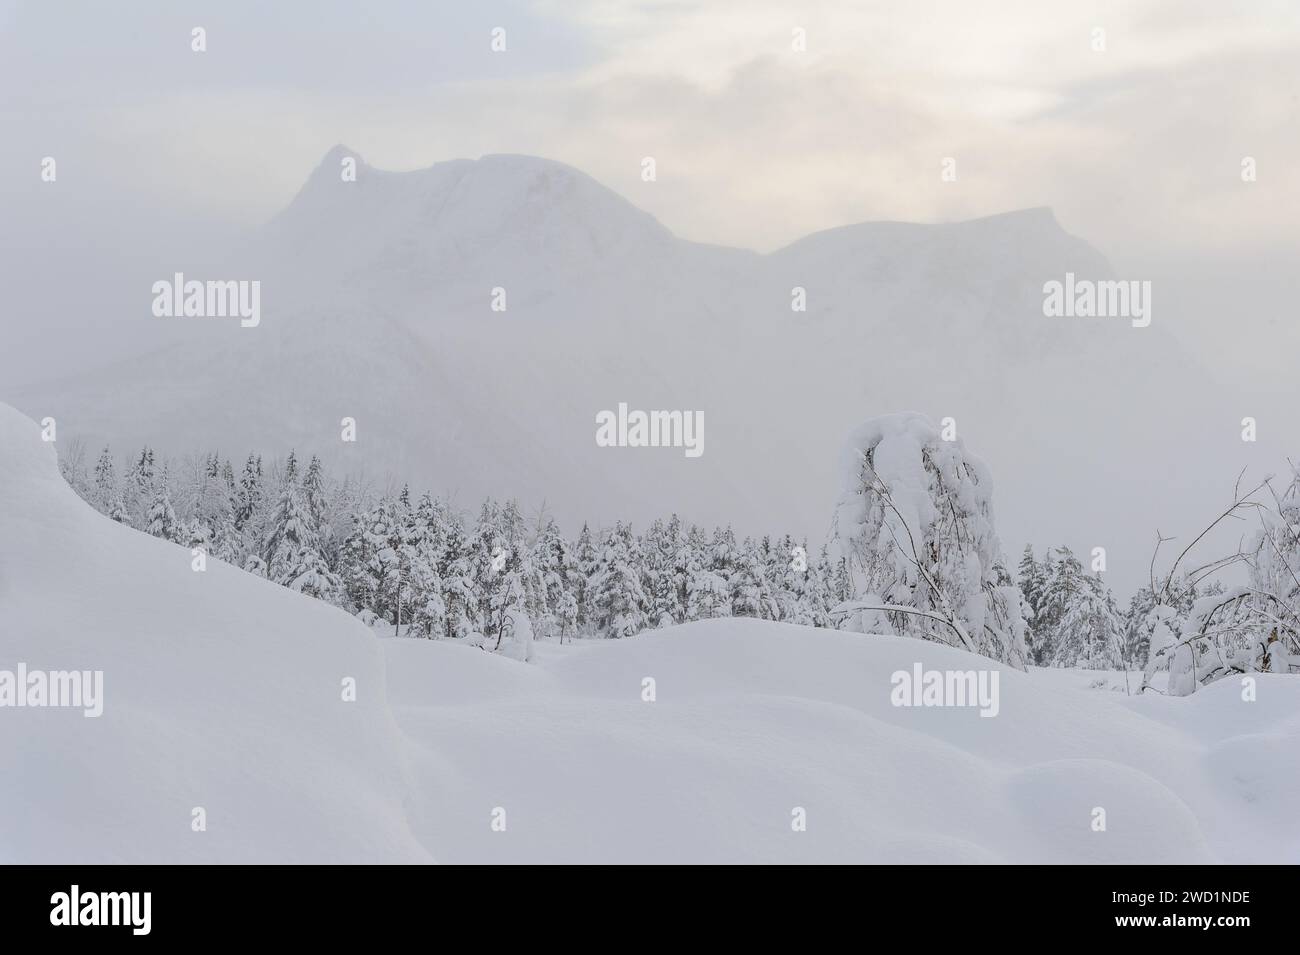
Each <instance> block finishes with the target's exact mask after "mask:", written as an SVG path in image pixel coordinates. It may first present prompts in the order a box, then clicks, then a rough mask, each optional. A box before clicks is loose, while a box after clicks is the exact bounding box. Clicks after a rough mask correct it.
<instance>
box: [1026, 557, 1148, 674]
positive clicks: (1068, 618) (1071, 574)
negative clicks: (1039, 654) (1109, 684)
mask: <svg viewBox="0 0 1300 955" xmlns="http://www.w3.org/2000/svg"><path fill="white" fill-rule="evenodd" d="M1057 556H1058V558H1059V559H1058V560H1057V561H1056V562H1055V564H1054V565H1053V568H1052V576H1051V578H1050V579H1049V580H1048V581H1047V583H1046V585H1045V588H1044V592H1043V598H1042V608H1043V611H1044V617H1045V618H1049V619H1050V620H1051V621H1052V627H1051V629H1050V630H1042V631H1039V630H1037V629H1036V630H1035V638H1036V642H1037V638H1038V637H1040V636H1041V637H1043V638H1044V641H1045V643H1046V647H1045V650H1046V659H1041V658H1039V662H1040V663H1046V664H1047V665H1049V666H1058V667H1085V668H1087V669H1091V670H1119V669H1127V662H1126V660H1125V654H1124V618H1123V616H1122V615H1121V614H1120V612H1119V608H1118V607H1117V606H1116V605H1115V598H1114V595H1112V594H1111V592H1110V588H1108V587H1107V586H1106V585H1105V584H1103V583H1102V581H1101V577H1100V576H1098V575H1094V574H1088V573H1085V572H1084V569H1083V565H1082V564H1081V563H1079V559H1078V558H1077V557H1075V556H1074V553H1073V552H1072V551H1071V550H1070V548H1068V547H1059V548H1057Z"/></svg>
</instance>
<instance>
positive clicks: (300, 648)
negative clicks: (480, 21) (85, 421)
mask: <svg viewBox="0 0 1300 955" xmlns="http://www.w3.org/2000/svg"><path fill="white" fill-rule="evenodd" d="M20 663H22V664H25V665H26V667H27V669H28V670H29V671H30V670H45V671H52V670H102V671H103V714H102V715H101V716H99V717H98V718H87V717H85V716H83V712H82V710H81V709H71V708H48V707H46V708H11V707H5V708H0V862H6V863H28V862H93V863H100V862H146V861H147V862H234V861H255V862H261V861H295V862H299V861H320V862H331V861H418V860H422V859H427V858H428V855H427V854H426V853H425V852H424V851H423V850H422V849H421V848H420V847H419V845H418V844H417V843H416V842H415V840H414V839H412V838H411V835H410V833H409V831H408V830H407V827H406V823H405V815H404V812H403V805H402V799H403V795H404V794H405V793H407V792H408V787H407V784H406V780H405V778H404V769H403V765H404V764H403V761H402V747H401V738H400V734H399V733H398V732H397V730H396V727H395V726H394V724H393V722H392V718H391V715H390V713H389V710H388V708H387V706H386V703H385V699H384V667H383V659H382V654H381V651H380V649H379V644H378V641H376V640H375V639H374V638H373V637H371V636H370V635H369V634H368V633H367V632H366V630H365V628H364V627H362V626H360V625H359V624H358V623H357V622H356V621H354V620H352V619H351V618H350V617H348V616H347V615H346V614H344V613H341V612H340V611H338V610H334V609H332V608H330V607H327V606H326V605H324V604H322V603H319V602H316V601H313V600H310V599H308V598H306V597H302V596H299V595H297V594H293V593H290V592H289V591H288V590H285V589H283V588H280V587H276V586H274V585H272V584H269V583H266V582H265V581H262V580H259V579H257V578H255V577H252V576H250V575H248V574H245V573H242V572H241V571H238V570H236V569H234V568H232V567H229V566H227V565H225V564H222V563H221V562H219V561H215V560H209V561H208V565H207V569H206V571H203V572H195V571H194V570H192V569H191V556H190V552H189V551H188V550H186V549H184V548H182V547H179V546H176V545H174V544H169V543H166V542H164V541H161V540H156V539H154V538H151V537H147V536H145V535H143V534H139V533H137V532H135V531H132V530H130V529H128V528H125V527H122V526H120V525H118V524H115V523H114V522H112V521H110V520H109V519H108V518H106V517H103V516H101V515H100V514H97V513H96V512H95V511H93V510H92V509H91V508H90V507H89V506H88V505H86V504H85V503H83V502H82V501H80V500H79V499H78V498H77V497H76V496H75V495H74V494H73V492H72V490H71V489H70V488H69V487H68V486H67V485H66V484H65V483H64V481H63V479H62V478H61V477H60V476H59V472H58V468H57V464H56V460H55V453H54V447H53V445H51V444H46V443H43V442H42V441H41V437H40V432H39V429H38V428H37V427H36V425H35V424H33V423H32V422H31V421H29V420H27V419H26V418H24V417H22V416H21V415H19V414H17V413H16V412H15V411H13V410H12V409H11V408H9V407H8V406H6V405H2V404H0V670H8V671H10V672H13V671H15V670H16V669H17V667H18V665H19V664H20ZM345 677H351V678H353V679H355V681H356V686H357V693H356V696H357V699H356V702H354V703H347V702H344V701H343V699H342V696H343V693H342V681H343V679H344V678H345ZM196 808H202V810H204V813H205V816H206V831H195V830H194V828H193V825H194V820H195V818H196V817H195V815H194V810H195V809H196Z"/></svg>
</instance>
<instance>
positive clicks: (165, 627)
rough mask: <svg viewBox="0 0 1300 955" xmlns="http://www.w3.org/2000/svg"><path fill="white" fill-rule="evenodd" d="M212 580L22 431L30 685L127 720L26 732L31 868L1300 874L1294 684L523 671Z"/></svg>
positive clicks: (12, 785)
mask: <svg viewBox="0 0 1300 955" xmlns="http://www.w3.org/2000/svg"><path fill="white" fill-rule="evenodd" d="M190 560H191V558H190V554H189V552H188V551H187V550H185V549H183V548H180V547H177V546H175V545H172V544H169V543H165V542H163V541H161V540H156V539H153V538H150V537H147V536H145V535H143V534H140V533H138V532H135V531H133V530H130V529H127V528H125V527H122V526H120V525H117V524H114V523H113V522H111V521H110V520H108V519H107V518H105V517H103V516H101V515H99V514H97V513H95V512H94V511H93V510H92V509H91V508H90V507H89V506H88V505H86V504H84V503H82V502H81V501H80V500H79V499H77V498H76V496H75V495H74V494H73V492H72V491H71V490H70V489H69V488H68V487H67V486H66V485H65V484H64V483H63V481H62V479H61V478H60V477H59V475H58V472H57V468H56V462H55V455H54V449H53V447H52V446H51V445H49V444H44V443H42V442H41V440H40V435H39V431H38V429H37V427H36V426H35V425H34V424H33V423H32V422H31V421H28V420H27V419H25V418H23V417H22V416H21V415H19V414H18V413H17V412H14V411H13V410H12V409H10V408H8V407H7V406H4V405H0V669H14V668H15V666H16V665H17V663H18V662H20V661H21V662H24V663H26V664H27V666H28V667H29V668H32V669H37V668H42V669H88V668H89V669H101V670H103V672H104V713H103V715H102V716H101V717H99V718H98V719H87V718H85V717H83V715H82V713H81V711H80V710H75V709H49V708H47V709H39V708H21V709H19V708H0V862H5V863H28V862H81V863H98V862H194V863H200V862H204V863H206V862H236V861H253V862H379V861H389V862H419V861H440V862H448V863H462V862H530V861H549V862H678V861H686V862H710V861H713V862H722V861H726V862H796V861H804V862H1151V863H1161V862H1173V863H1182V862H1204V861H1221V862H1296V861H1300V820H1297V819H1296V816H1295V814H1294V813H1293V812H1291V808H1292V807H1294V805H1295V804H1296V800H1297V797H1298V796H1300V761H1297V760H1295V759H1294V758H1292V756H1291V755H1289V754H1294V753H1295V752H1296V751H1297V744H1298V743H1300V681H1297V680H1295V679H1294V678H1291V677H1284V676H1272V675H1267V674H1263V675H1257V676H1256V677H1255V679H1256V680H1257V681H1258V700H1257V701H1256V702H1252V703H1246V702H1243V700H1242V698H1241V691H1240V686H1239V685H1238V684H1237V683H1236V682H1234V681H1224V682H1221V683H1218V684H1215V685H1213V686H1211V687H1209V688H1206V689H1203V690H1201V691H1199V692H1197V693H1195V694H1194V695H1193V696H1191V697H1188V698H1184V699H1174V698H1167V697H1163V696H1159V695H1147V696H1144V697H1141V698H1137V697H1128V696H1125V695H1124V694H1123V693H1122V692H1114V691H1113V690H1112V691H1107V690H1098V689H1090V688H1089V684H1088V682H1087V680H1086V678H1085V676H1083V675H1081V674H1080V673H1078V672H1077V671H1073V672H1060V671H1057V672H1053V673H1049V672H1046V671H1039V670H1034V671H1031V672H1030V673H1021V672H1018V671H1015V670H1013V669H1010V668H1007V667H999V666H997V665H996V664H994V663H993V662H992V661H989V660H986V659H984V658H981V657H976V656H972V655H970V654H967V653H964V652H961V651H958V650H955V649H951V648H948V647H943V646H939V645H937V644H928V643H922V642H920V641H916V640H908V639H904V638H897V637H873V636H863V635H859V634H849V633H840V632H834V631H826V630H816V629H810V628H801V627H794V626H788V625H782V624H773V623H764V622H759V621H753V620H719V621H711V622H707V623H698V624H691V625H687V626H681V627H673V628H669V629H666V630H661V631H656V632H654V633H647V634H643V635H640V636H637V637H633V638H630V639H626V640H618V641H602V642H586V643H582V642H580V643H578V644H576V645H565V646H557V645H555V644H554V643H549V642H539V643H536V644H534V646H533V651H534V657H533V659H534V662H533V663H523V662H520V661H519V660H515V659H509V658H507V657H504V656H501V655H493V654H489V653H486V652H483V651H481V650H478V649H475V648H473V647H467V646H463V645H456V644H452V643H447V642H429V641H420V640H406V639H380V638H377V637H375V636H374V635H373V634H372V633H371V632H370V631H369V630H367V628H366V627H364V626H363V625H362V624H360V623H359V622H358V621H356V620H354V619H352V618H350V617H348V616H347V615H346V614H344V613H343V612H341V611H339V610H335V609H333V608H330V607H328V606H326V605H324V604H321V603H318V602H315V601H313V600H311V599H309V598H307V597H303V596H301V595H299V594H295V593H291V592H290V591H288V590H285V589H283V588H279V587H276V586H274V585H271V584H269V583H267V582H266V581H264V580H260V579H257V578H255V577H252V576H250V575H247V574H244V573H242V572H240V571H237V570H235V569H234V568H231V567H227V566H224V565H222V564H221V563H220V562H217V561H210V562H209V564H208V569H207V570H206V571H205V572H203V573H196V572H194V571H192V570H191V565H190ZM917 662H920V663H921V664H922V665H923V666H924V667H925V668H927V669H960V670H970V669H981V668H996V669H998V670H999V673H1000V677H999V679H1000V691H1001V695H1000V705H999V713H998V715H997V716H996V717H994V718H991V719H990V718H981V717H980V715H979V712H978V710H977V709H974V708H969V709H959V708H904V707H895V706H893V705H892V704H891V702H890V690H891V683H890V677H891V674H892V673H893V672H894V671H897V670H909V671H910V670H911V668H912V666H913V665H914V664H915V663H917ZM1100 676H1102V677H1103V678H1104V677H1105V675H1104V674H1102V675H1100ZM345 677H353V678H354V679H355V680H356V684H357V699H356V701H355V702H343V701H342V698H341V692H340V687H341V681H342V680H343V679H344V678H345ZM646 677H651V678H653V679H654V681H655V689H656V699H655V701H654V702H643V700H642V686H643V680H644V678H646ZM1111 685H1112V687H1113V686H1114V685H1115V683H1114V681H1113V680H1112V682H1111ZM199 806H201V807H203V808H204V809H205V810H206V814H207V829H206V831H204V832H194V831H192V829H191V812H192V810H193V808H194V807H199ZM1098 806H1100V807H1104V808H1105V810H1106V816H1107V829H1106V831H1105V832H1094V831H1092V828H1091V826H1090V823H1091V820H1092V815H1091V813H1092V810H1093V808H1094V807H1098ZM795 807H802V808H803V809H804V810H806V813H807V831H805V832H795V831H793V830H792V827H791V819H792V810H794V809H795ZM498 808H500V809H504V810H505V820H506V828H505V831H494V830H493V828H492V825H491V823H492V819H493V812H494V810H496V809H498Z"/></svg>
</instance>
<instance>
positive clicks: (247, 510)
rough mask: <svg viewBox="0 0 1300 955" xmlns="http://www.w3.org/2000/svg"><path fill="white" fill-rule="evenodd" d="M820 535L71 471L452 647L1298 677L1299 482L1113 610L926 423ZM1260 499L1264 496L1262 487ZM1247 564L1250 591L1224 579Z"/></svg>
mask: <svg viewBox="0 0 1300 955" xmlns="http://www.w3.org/2000/svg"><path fill="white" fill-rule="evenodd" d="M851 448H852V449H853V453H852V454H851V456H850V464H849V467H848V469H847V471H846V475H845V479H846V483H845V493H844V495H843V497H842V498H841V501H840V503H839V505H838V506H837V508H836V511H835V518H834V521H833V525H832V530H831V533H830V534H829V535H828V538H827V540H825V541H819V542H813V543H812V544H811V545H810V543H809V542H808V541H807V540H796V539H795V538H793V537H792V536H791V535H789V534H772V535H766V536H763V537H761V538H758V537H744V538H740V537H738V536H737V534H736V533H735V532H734V531H733V529H732V528H731V527H730V526H722V527H702V526H699V525H696V524H693V523H691V522H689V521H684V520H682V519H681V518H680V517H679V516H678V515H676V514H673V515H666V516H665V517H664V518H662V519H659V520H655V521H653V522H652V523H650V524H649V526H647V527H644V528H641V529H636V528H634V527H633V526H632V525H631V524H630V523H626V522H619V523H616V524H615V525H614V526H612V527H599V528H593V527H591V526H588V525H583V526H582V527H581V528H580V529H579V530H578V532H577V533H576V534H572V533H567V532H566V531H567V530H568V529H562V528H560V527H559V526H558V525H557V522H556V521H555V520H554V519H553V518H552V517H550V516H549V515H548V514H547V513H546V512H545V510H540V511H535V512H531V513H526V512H525V510H524V509H523V508H522V507H521V506H520V505H519V504H518V503H516V502H515V501H506V502H504V503H501V502H498V501H495V500H491V499H489V500H486V501H483V502H482V503H481V504H480V505H479V507H478V508H477V510H476V511H475V512H466V511H465V510H462V509H460V508H457V507H455V506H453V505H452V504H451V503H450V502H448V501H446V500H444V499H441V498H438V497H435V496H434V495H433V494H431V493H429V492H424V493H418V494H417V493H415V492H412V491H411V489H410V488H409V487H407V486H402V487H401V488H400V489H397V488H392V489H387V490H380V489H377V488H376V487H375V486H374V485H373V483H371V482H367V481H365V480H361V479H358V478H356V477H353V476H346V475H344V476H338V475H332V474H330V473H328V472H327V470H326V468H325V467H324V466H323V465H322V464H321V462H320V460H319V459H318V458H317V457H314V456H313V457H312V458H311V459H310V460H309V461H308V462H307V463H306V465H305V466H304V465H303V463H302V462H301V461H300V460H299V458H298V457H297V455H296V453H295V452H294V451H289V452H288V454H287V455H286V456H284V457H283V458H278V459H276V460H274V461H269V462H268V461H264V459H263V457H262V456H260V455H256V454H249V455H248V456H247V457H246V459H245V460H244V463H243V465H242V468H240V469H238V470H237V469H236V466H235V464H234V463H233V462H232V461H231V460H230V459H226V458H222V457H221V456H219V455H217V454H215V453H210V454H206V455H202V456H188V457H186V458H184V459H182V460H165V459H164V458H163V457H161V456H160V455H158V454H156V453H155V451H154V450H153V449H151V448H144V449H142V450H141V451H140V452H139V453H137V454H135V455H133V456H132V457H131V458H129V459H126V460H118V459H117V458H115V456H114V454H113V453H112V451H111V449H109V448H107V447H106V448H104V449H103V451H102V452H101V453H100V454H99V456H98V458H97V460H95V462H94V463H93V465H92V464H91V463H90V461H89V459H88V458H87V456H86V455H85V453H84V449H83V448H82V447H80V446H74V447H73V448H72V449H71V450H70V451H69V452H68V453H66V454H65V455H64V458H63V460H62V462H61V467H62V470H63V474H64V477H65V479H66V480H67V481H68V483H69V484H71V485H72V487H73V488H74V489H75V490H76V491H77V492H78V494H80V496H81V497H82V498H83V499H85V500H86V501H88V502H89V503H90V504H92V505H93V506H94V507H95V508H96V509H97V510H99V511H100V512H101V513H103V514H105V515H107V516H109V517H111V518H112V519H113V520H115V521H117V522H119V523H122V524H126V525H129V526H131V527H134V528H136V529H138V530H141V531H144V532H146V533H148V534H150V535H153V536H155V537H160V538H164V539H166V540H169V541H172V542H174V543H176V544H179V545H181V546H182V547H185V548H188V549H189V554H184V553H181V554H180V555H179V556H180V557H183V558H184V559H187V560H189V559H193V560H194V561H195V567H196V569H197V568H198V567H200V566H202V564H203V562H204V561H206V560H207V559H208V558H215V559H218V560H222V561H225V562H227V563H229V564H232V565H234V566H237V567H240V568H242V569H244V570H245V571H247V572H249V573H251V574H255V575H258V576H260V577H264V578H266V579H268V580H270V581H272V582H274V583H277V584H280V585H282V586H285V587H288V588H290V589H292V590H295V591H298V592H301V593H303V594H306V595H308V596H311V597H315V598H317V599H320V600H323V601H326V602H327V603H330V604H332V605H334V606H337V607H340V608H342V609H344V610H346V611H347V612H349V613H351V614H354V615H356V616H357V617H359V618H360V619H362V620H363V622H365V623H367V624H368V625H370V626H372V627H374V628H376V629H377V631H378V632H380V633H381V634H385V635H391V636H407V637H422V638H430V639H452V640H458V641H462V642H467V643H471V644H473V645H477V646H480V647H482V648H484V649H486V650H493V651H499V650H504V651H506V652H508V653H510V654H512V655H516V656H520V657H521V658H527V656H528V655H529V653H530V647H531V641H532V640H533V639H534V638H539V639H553V640H557V641H560V642H564V641H567V640H570V639H575V638H619V637H629V636H632V635H634V634H637V633H639V632H642V631H645V630H652V629H657V628H662V627H668V626H672V625H674V624H680V623H688V622H693V621H699V620H708V619H715V618H723V617H750V618H757V619H762V620H771V621H778V622H785V623H793V624H800V625H806V626H818V627H831V628H838V629H842V630H850V631H856V632H861V633H875V634H889V633H897V634H902V635H909V636H915V637H919V638H922V639H927V640H934V641H937V642H941V643H948V644H951V645H954V646H959V647H964V648H965V649H970V650H974V651H976V652H979V653H982V654H984V655H986V656H989V657H991V658H994V659H997V660H999V661H1001V662H1004V663H1009V664H1011V665H1013V666H1016V667H1018V668H1021V669H1024V668H1025V667H1026V666H1027V665H1030V664H1032V665H1037V666H1043V667H1076V668H1084V669H1095V670H1123V671H1126V672H1127V671H1134V674H1133V675H1134V679H1133V684H1132V686H1133V689H1134V690H1135V691H1140V690H1144V689H1147V688H1149V687H1153V686H1156V685H1157V684H1156V682H1155V681H1154V677H1155V674H1156V673H1158V672H1160V671H1168V673H1169V674H1170V676H1169V679H1168V681H1167V682H1166V683H1164V684H1162V685H1160V687H1159V688H1160V689H1161V691H1162V692H1169V693H1171V694H1173V695H1186V694H1188V693H1191V692H1193V691H1194V690H1195V689H1196V687H1197V686H1199V685H1202V684H1204V683H1207V682H1211V681H1213V680H1215V679H1218V678H1220V677H1223V676H1225V675H1227V674H1230V673H1235V672H1251V671H1265V672H1274V673H1290V672H1297V671H1300V646H1298V645H1297V634H1298V633H1300V616H1297V612H1296V608H1297V607H1300V578H1298V577H1297V573H1296V568H1300V536H1298V532H1300V475H1297V476H1293V479H1292V481H1291V483H1290V485H1289V486H1288V487H1287V488H1286V490H1285V491H1284V492H1283V493H1281V494H1276V493H1266V492H1272V485H1271V484H1269V483H1262V484H1261V485H1259V486H1258V487H1257V488H1256V489H1255V491H1254V492H1252V493H1251V494H1248V495H1241V496H1239V497H1238V499H1237V500H1236V501H1235V502H1234V504H1233V507H1232V508H1230V509H1229V511H1228V512H1227V513H1226V514H1225V515H1224V516H1225V517H1229V516H1239V514H1238V512H1239V511H1243V510H1245V511H1250V512H1252V513H1254V514H1255V515H1257V516H1258V524H1259V530H1258V532H1256V533H1255V535H1254V537H1253V539H1251V540H1250V542H1249V546H1246V547H1243V548H1241V549H1239V550H1238V551H1237V552H1236V553H1234V554H1231V555H1227V556H1225V557H1220V558H1218V559H1215V560H1212V561H1210V562H1208V563H1206V564H1203V565H1202V566H1200V567H1197V568H1188V567H1185V566H1183V557H1184V556H1185V555H1180V557H1179V560H1178V561H1176V562H1175V564H1174V566H1172V567H1170V568H1168V569H1167V570H1166V571H1165V573H1164V574H1163V576H1156V574H1155V560H1154V558H1153V564H1152V566H1153V576H1152V582H1151V586H1148V587H1143V588H1142V589H1141V590H1139V591H1138V592H1137V593H1135V594H1133V595H1132V596H1131V597H1130V599H1129V600H1128V603H1127V606H1125V605H1123V603H1122V602H1121V600H1120V599H1119V598H1117V597H1116V595H1115V594H1114V593H1113V592H1112V591H1111V589H1110V587H1109V586H1108V585H1107V584H1106V583H1105V581H1104V579H1103V578H1104V575H1103V574H1101V573H1093V572H1089V571H1088V570H1086V569H1085V567H1084V565H1083V562H1082V561H1081V560H1080V559H1079V558H1078V557H1077V556H1076V555H1075V554H1074V553H1073V552H1072V551H1071V550H1070V548H1068V547H1065V546H1058V547H1050V548H1047V549H1046V550H1045V551H1044V552H1043V556H1042V558H1041V559H1040V558H1039V557H1037V556H1036V554H1035V551H1034V549H1033V547H1032V546H1029V545H1026V547H1025V549H1024V553H1023V556H1022V557H1021V560H1020V562H1019V565H1018V567H1017V568H1016V570H1015V572H1014V574H1013V572H1012V570H1011V568H1010V566H1009V564H1008V562H1007V561H1006V559H1005V558H1004V556H1003V554H1002V552H1001V550H1000V545H999V544H998V541H997V537H996V534H995V533H994V530H993V527H994V523H993V514H992V504H991V481H990V479H989V476H988V474H987V472H986V471H985V470H984V467H983V465H982V464H981V463H979V462H978V460H977V459H975V458H973V457H972V456H969V455H967V454H966V453H965V451H964V449H963V448H962V445H961V443H960V442H949V441H944V440H941V439H940V437H939V434H938V432H937V431H936V430H935V429H934V428H933V426H932V425H930V424H929V422H928V421H927V420H926V419H924V418H923V417H922V416H920V415H894V416H887V417H885V418H880V419H875V420H874V421H873V422H871V423H869V424H868V425H865V426H864V427H863V428H862V429H860V430H859V431H858V432H857V433H856V434H855V435H854V438H853V441H852V442H851ZM1261 495H1263V496H1264V497H1266V498H1267V499H1268V500H1267V502H1265V501H1264V500H1260V499H1259V498H1260V497H1261ZM1236 564H1241V565H1244V566H1245V570H1246V575H1245V576H1246V577H1247V582H1246V583H1244V584H1239V585H1235V586H1225V585H1224V583H1223V582H1222V580H1221V579H1220V573H1221V572H1222V571H1224V570H1225V569H1227V568H1230V567H1232V566H1233V565H1236Z"/></svg>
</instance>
